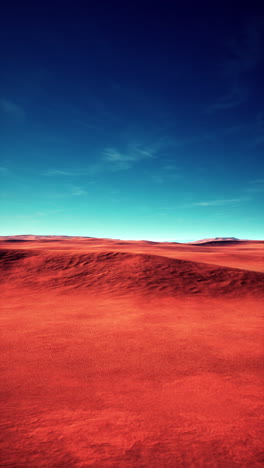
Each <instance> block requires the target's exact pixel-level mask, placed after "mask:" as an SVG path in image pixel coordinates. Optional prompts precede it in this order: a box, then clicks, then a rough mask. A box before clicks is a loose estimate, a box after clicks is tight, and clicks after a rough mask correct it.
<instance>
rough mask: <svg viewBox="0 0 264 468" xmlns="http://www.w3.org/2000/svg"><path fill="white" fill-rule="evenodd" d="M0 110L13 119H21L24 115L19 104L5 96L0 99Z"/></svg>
mask: <svg viewBox="0 0 264 468" xmlns="http://www.w3.org/2000/svg"><path fill="white" fill-rule="evenodd" d="M0 110H1V111H2V112H3V113H4V114H6V115H8V116H9V117H11V118H13V119H15V120H23V119H24V118H25V116H26V113H25V111H24V109H23V108H22V107H21V106H19V105H17V104H16V103H14V102H13V101H10V100H9V99H5V98H2V99H0Z"/></svg>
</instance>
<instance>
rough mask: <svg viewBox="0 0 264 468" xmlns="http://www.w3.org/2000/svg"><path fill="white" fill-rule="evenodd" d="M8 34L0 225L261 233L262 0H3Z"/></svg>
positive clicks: (0, 109)
mask: <svg viewBox="0 0 264 468" xmlns="http://www.w3.org/2000/svg"><path fill="white" fill-rule="evenodd" d="M232 3H233V4H232ZM0 37H1V52H0V60H1V62H0V63H1V73H0V177H1V180H0V188H1V201H0V203H1V207H0V208H1V218H2V220H3V225H4V227H3V228H2V230H1V233H2V234H19V233H21V234H22V233H35V234H76V235H91V236H98V237H119V238H131V239H133V238H134V239H137V238H149V239H157V240H162V239H168V240H169V239H189V238H199V237H211V236H225V235H226V236H236V237H242V238H248V237H251V238H263V235H264V223H263V215H262V211H263V198H264V197H263V194H264V158H263V149H264V86H263V82H264V79H263V78H264V7H263V6H261V2H254V1H252V2H244V3H243V2H194V1H193V2H177V1H159V2H146V1H142V2H124V1H123V2H110V1H108V2H105V1H97V2H89V1H83V2H82V1H79V2H73V1H64V2H62V1H52V2H51V1H45V2H44V1H39V2H36V1H34V2H27V1H24V2H14V1H10V2H2V4H1V7H0Z"/></svg>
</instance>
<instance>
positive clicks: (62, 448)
mask: <svg viewBox="0 0 264 468" xmlns="http://www.w3.org/2000/svg"><path fill="white" fill-rule="evenodd" d="M0 248H1V270H0V271H1V273H0V274H1V299H0V301H1V376H2V377H1V435H0V437H1V461H0V466H1V467H17V468H32V467H33V468H42V467H54V468H55V467H56V468H59V467H61V468H62V467H66V468H77V467H78V468H84V467H93V468H104V467H114V468H121V467H122V468H130V467H136V468H140V467H142V468H143V467H144V468H163V467H164V468H165V467H171V468H172V467H173V468H175V467H176V468H177V467H201V468H203V467H217V468H218V467H223V468H226V467H251V468H252V467H261V466H263V463H264V457H263V452H262V448H263V433H262V430H263V392H262V388H263V361H262V359H263V329H262V325H263V321H262V317H261V313H262V312H263V304H264V242H263V241H234V242H232V241H230V242H224V241H223V242H221V241H220V242H205V243H202V244H179V243H158V242H148V241H131V242H129V241H119V240H110V239H95V238H78V237H76V238H75V237H66V236H61V237H52V236H14V237H1V238H0Z"/></svg>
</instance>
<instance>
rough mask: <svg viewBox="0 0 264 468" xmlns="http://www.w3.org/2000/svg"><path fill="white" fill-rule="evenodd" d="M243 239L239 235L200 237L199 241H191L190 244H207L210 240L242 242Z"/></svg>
mask: <svg viewBox="0 0 264 468" xmlns="http://www.w3.org/2000/svg"><path fill="white" fill-rule="evenodd" d="M240 241H241V239H237V237H213V238H211V239H200V240H197V241H193V242H189V243H190V244H206V243H209V242H240Z"/></svg>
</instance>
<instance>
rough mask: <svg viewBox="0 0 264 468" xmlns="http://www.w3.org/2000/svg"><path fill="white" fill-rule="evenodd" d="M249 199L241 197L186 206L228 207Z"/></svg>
mask: <svg viewBox="0 0 264 468" xmlns="http://www.w3.org/2000/svg"><path fill="white" fill-rule="evenodd" d="M249 200H251V198H249V197H241V198H228V199H223V200H209V201H201V202H194V203H190V204H188V205H187V206H205V207H206V206H225V205H230V204H233V203H241V202H244V201H249Z"/></svg>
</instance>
